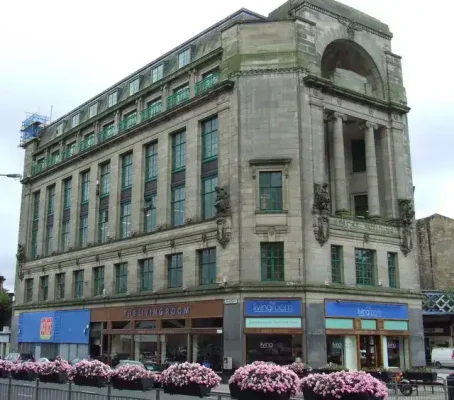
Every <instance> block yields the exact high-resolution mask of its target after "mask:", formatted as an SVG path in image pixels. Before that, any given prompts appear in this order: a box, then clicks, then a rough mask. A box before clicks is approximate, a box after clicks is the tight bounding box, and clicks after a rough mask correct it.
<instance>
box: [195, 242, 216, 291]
mask: <svg viewBox="0 0 454 400" xmlns="http://www.w3.org/2000/svg"><path fill="white" fill-rule="evenodd" d="M212 283H216V248H215V247H213V248H211V249H204V250H200V252H199V284H200V285H210V284H212Z"/></svg>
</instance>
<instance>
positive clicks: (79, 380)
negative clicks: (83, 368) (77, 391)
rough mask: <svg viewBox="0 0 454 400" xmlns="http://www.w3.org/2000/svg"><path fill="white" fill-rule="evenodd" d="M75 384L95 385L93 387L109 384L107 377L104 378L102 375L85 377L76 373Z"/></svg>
mask: <svg viewBox="0 0 454 400" xmlns="http://www.w3.org/2000/svg"><path fill="white" fill-rule="evenodd" d="M74 384H75V385H78V386H93V387H98V388H101V387H105V386H107V378H102V377H100V376H95V377H90V378H88V377H85V376H80V375H76V376H75V377H74Z"/></svg>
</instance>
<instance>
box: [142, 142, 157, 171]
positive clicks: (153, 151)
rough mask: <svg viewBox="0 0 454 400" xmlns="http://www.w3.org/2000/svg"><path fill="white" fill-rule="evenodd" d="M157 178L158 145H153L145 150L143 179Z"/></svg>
mask: <svg viewBox="0 0 454 400" xmlns="http://www.w3.org/2000/svg"><path fill="white" fill-rule="evenodd" d="M157 176H158V144H157V143H153V144H150V145H148V146H147V147H146V149H145V179H147V180H149V179H154V178H156V177H157Z"/></svg>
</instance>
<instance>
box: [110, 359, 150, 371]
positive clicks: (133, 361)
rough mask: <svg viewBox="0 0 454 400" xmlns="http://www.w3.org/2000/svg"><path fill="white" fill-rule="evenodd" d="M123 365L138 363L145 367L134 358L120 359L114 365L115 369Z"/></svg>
mask: <svg viewBox="0 0 454 400" xmlns="http://www.w3.org/2000/svg"><path fill="white" fill-rule="evenodd" d="M124 365H138V366H140V367H142V368H143V369H145V366H144V365H143V364H142V363H141V362H140V361H135V360H120V361H119V362H118V364H117V365H116V366H115V369H117V368H120V367H123V366H124Z"/></svg>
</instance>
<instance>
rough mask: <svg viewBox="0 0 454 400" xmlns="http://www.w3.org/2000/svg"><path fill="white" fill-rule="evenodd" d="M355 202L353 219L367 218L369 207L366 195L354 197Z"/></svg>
mask: <svg viewBox="0 0 454 400" xmlns="http://www.w3.org/2000/svg"><path fill="white" fill-rule="evenodd" d="M354 200H355V217H356V218H367V217H368V215H369V206H368V199H367V194H359V195H356V196H355V197H354Z"/></svg>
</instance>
